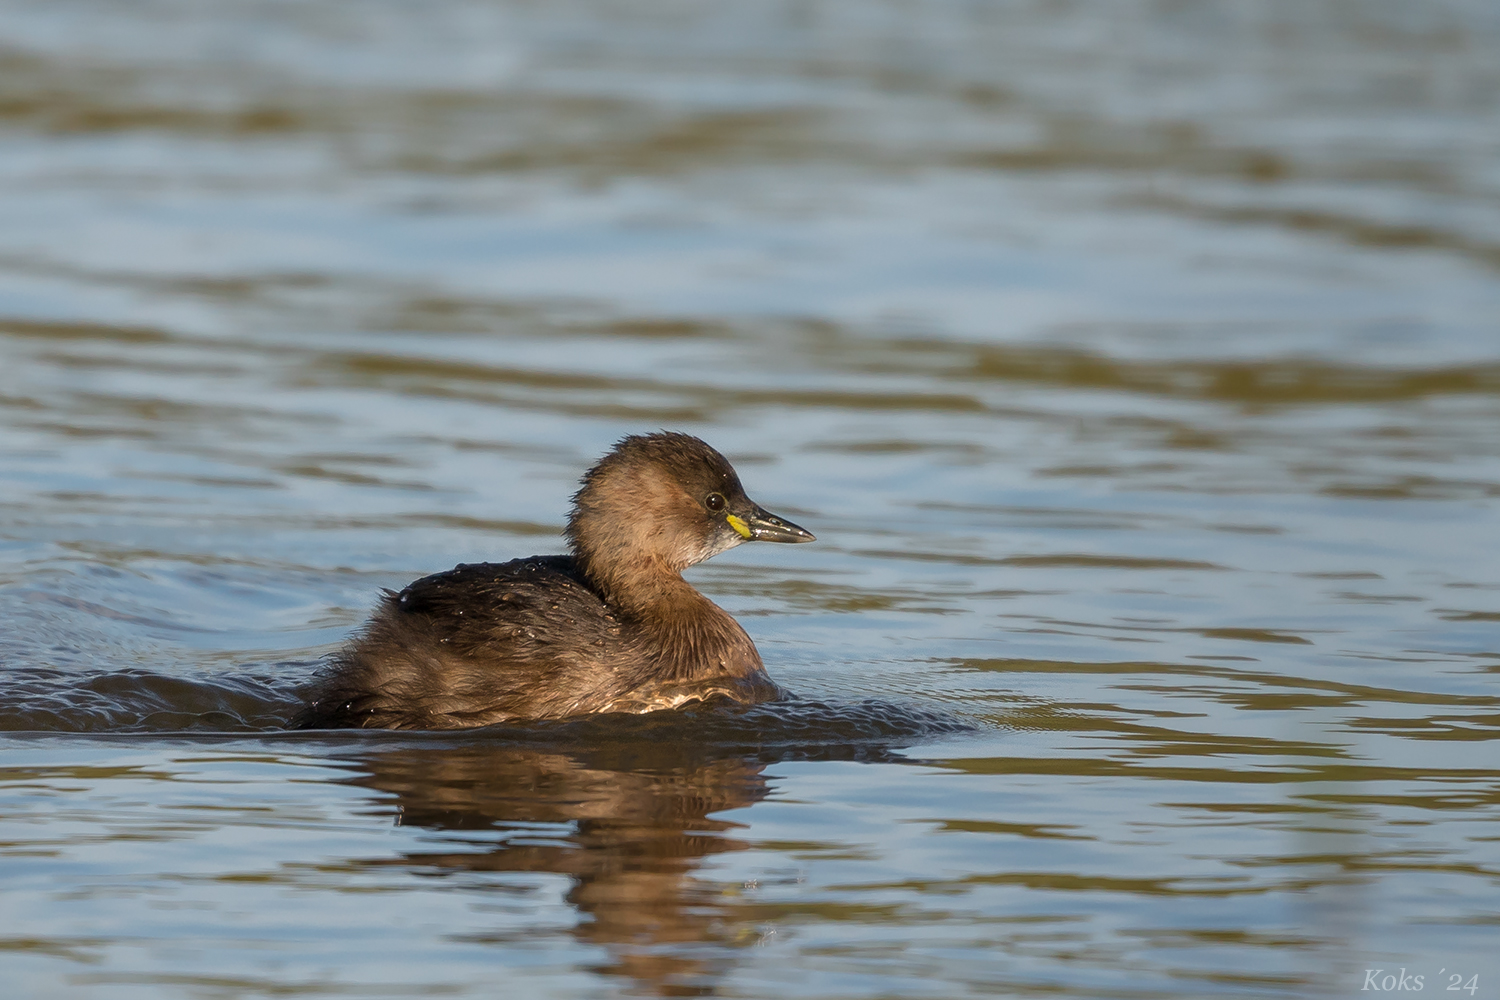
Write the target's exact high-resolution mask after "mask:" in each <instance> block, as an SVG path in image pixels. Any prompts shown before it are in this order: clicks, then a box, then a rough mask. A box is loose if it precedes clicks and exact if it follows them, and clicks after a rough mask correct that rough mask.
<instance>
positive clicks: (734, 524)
mask: <svg viewBox="0 0 1500 1000" xmlns="http://www.w3.org/2000/svg"><path fill="white" fill-rule="evenodd" d="M724 520H726V521H728V522H729V526H730V527H731V528H733V529H734V530H735V531H738V532H739V533H740V537H741V538H754V537H755V532H753V531H751V530H750V525H748V524H746V523H745V519H744V518H742V517H736V516H734V515H733V514H729V515H727V516H726V517H725V518H724Z"/></svg>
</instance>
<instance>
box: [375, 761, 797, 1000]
mask: <svg viewBox="0 0 1500 1000" xmlns="http://www.w3.org/2000/svg"><path fill="white" fill-rule="evenodd" d="M691 756H692V755H691V754H684V753H683V752H682V749H681V748H680V747H677V746H671V745H666V746H660V747H656V748H652V747H648V746H637V747H631V748H629V749H624V748H621V749H616V750H613V751H611V750H609V749H603V750H599V749H593V750H589V751H587V752H583V753H571V754H570V753H551V752H544V751H536V750H526V749H515V748H509V747H503V746H481V747H444V748H442V749H433V750H428V749H407V750H399V751H393V752H389V753H381V754H377V755H371V756H367V757H363V758H361V765H362V767H363V768H365V769H366V773H365V774H364V775H361V776H360V777H358V778H356V779H354V780H355V782H356V783H357V784H359V785H361V786H363V787H366V788H369V789H372V790H375V791H378V792H380V793H382V794H383V795H386V796H390V798H391V801H392V802H393V803H394V805H395V807H396V808H397V810H398V811H399V820H398V821H399V822H400V823H401V824H402V825H405V826H420V827H425V828H429V829H432V830H440V831H448V832H456V831H476V830H482V831H498V832H500V833H501V834H502V835H503V837H504V840H503V842H501V843H500V844H498V845H497V846H494V847H491V848H489V849H485V845H486V844H487V843H490V842H491V841H489V840H476V841H474V842H472V843H471V844H470V846H469V849H467V850H463V851H457V850H449V851H431V852H426V851H418V852H411V851H408V852H406V853H403V854H402V855H401V856H400V857H399V858H393V859H390V860H388V861H383V862H379V863H380V864H388V865H397V866H400V867H403V868H408V869H410V870H411V871H413V872H416V873H419V874H424V875H432V874H439V875H457V874H466V873H468V874H472V873H487V874H492V873H496V872H529V873H543V874H555V875H563V876H566V877H567V878H568V879H570V880H571V887H570V888H569V889H568V891H567V893H566V900H567V902H568V904H569V905H570V906H572V907H573V908H574V909H575V910H576V911H577V914H578V917H579V920H578V923H577V925H576V926H575V927H574V929H573V934H574V936H575V937H576V938H577V940H578V943H579V944H581V945H587V946H594V947H599V948H602V949H603V950H604V952H605V954H606V955H607V956H608V958H607V959H606V960H605V961H603V962H601V963H599V964H597V965H595V966H594V968H595V970H596V971H598V972H601V973H604V974H606V975H609V976H613V977H618V978H621V979H624V980H627V981H628V982H629V984H630V985H631V988H633V989H638V990H641V991H642V992H644V993H646V994H648V995H652V996H701V995H706V994H710V993H713V992H714V984H715V982H716V981H717V980H718V979H719V978H720V977H721V976H722V975H723V973H724V971H725V970H726V968H727V967H728V966H729V965H730V964H731V963H732V962H733V958H732V954H733V951H732V950H731V949H737V948H739V947H741V946H743V945H745V944H746V943H749V942H753V940H754V932H753V930H752V928H750V927H749V926H747V922H746V920H745V918H744V916H743V915H742V914H740V913H739V912H738V908H737V906H736V904H735V902H734V900H733V898H732V897H731V896H730V895H728V894H726V890H725V887H723V886H720V885H718V884H715V883H714V882H712V881H709V880H705V879H702V878H700V877H699V876H698V875H697V874H696V873H697V871H698V869H699V868H700V866H701V865H702V863H703V861H704V860H705V859H707V858H710V857H712V856H714V855H717V854H722V853H725V852H729V851H744V850H747V849H749V847H750V845H749V844H748V843H746V842H745V841H744V840H742V839H738V837H737V836H736V835H737V833H738V832H739V831H743V830H744V829H745V825H744V824H743V823H739V822H734V821H730V820H724V819H718V818H715V815H714V814H717V813H721V812H724V811H726V810H735V809H743V808H745V807H747V806H750V805H751V804H753V803H755V802H757V801H759V800H761V799H762V798H764V797H765V796H766V795H767V793H768V788H767V784H766V780H765V777H764V775H763V773H762V772H763V771H764V765H762V764H760V763H757V762H754V761H747V760H742V759H736V758H728V759H720V760H712V759H709V760H698V761H692V760H691V759H685V758H691ZM449 839H452V838H449ZM466 940H469V941H473V942H475V943H485V937H484V935H483V934H482V933H479V934H469V935H467V936H466ZM493 943H494V944H497V945H501V946H507V947H508V946H512V945H513V944H514V943H515V942H514V941H513V940H512V939H511V938H510V937H509V936H502V937H501V938H499V939H497V940H495V941H494V942H493ZM697 955H702V956H703V957H701V958H700V957H694V956H697Z"/></svg>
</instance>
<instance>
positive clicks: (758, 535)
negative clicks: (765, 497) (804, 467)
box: [725, 507, 815, 542]
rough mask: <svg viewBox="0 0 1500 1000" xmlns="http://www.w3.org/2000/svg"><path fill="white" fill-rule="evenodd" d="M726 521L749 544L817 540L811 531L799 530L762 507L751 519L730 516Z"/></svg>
mask: <svg viewBox="0 0 1500 1000" xmlns="http://www.w3.org/2000/svg"><path fill="white" fill-rule="evenodd" d="M725 520H726V521H728V522H729V526H730V527H731V528H733V529H734V530H735V531H737V532H739V535H740V537H741V538H743V539H745V540H746V541H747V542H811V541H814V540H815V539H814V538H813V533H812V532H811V531H808V530H806V529H805V528H799V527H797V525H795V524H793V523H792V522H791V521H788V520H786V519H785V518H781V517H777V516H776V515H775V514H772V513H771V512H770V511H768V510H765V509H763V508H760V507H755V508H753V510H752V513H751V514H750V516H749V517H740V516H739V515H737V514H730V515H729V516H728V517H726V518H725Z"/></svg>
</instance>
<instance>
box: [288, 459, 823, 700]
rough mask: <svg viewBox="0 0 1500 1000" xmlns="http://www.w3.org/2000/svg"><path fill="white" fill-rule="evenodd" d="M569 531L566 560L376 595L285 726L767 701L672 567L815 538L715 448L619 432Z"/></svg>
mask: <svg viewBox="0 0 1500 1000" xmlns="http://www.w3.org/2000/svg"><path fill="white" fill-rule="evenodd" d="M567 537H568V542H569V545H570V547H571V548H572V554H571V555H566V556H532V557H531V558H529V559H516V560H513V561H512V562H508V563H465V564H461V565H459V566H457V567H455V568H453V569H451V570H449V571H447V572H446V573H438V574H435V575H433V576H429V577H424V578H423V579H421V580H418V581H416V582H415V583H413V584H411V585H410V586H409V587H407V588H406V589H405V590H403V591H402V592H401V593H399V594H396V593H392V592H391V591H386V592H385V596H384V597H383V598H382V600H381V602H380V605H379V607H377V608H376V611H375V614H374V615H373V616H372V617H371V619H370V621H369V622H368V623H367V624H366V625H365V627H364V629H363V630H362V631H361V632H360V633H359V634H358V635H356V636H355V637H354V638H353V639H352V640H351V641H350V642H349V643H348V644H347V645H346V646H345V647H344V648H343V649H341V650H340V651H339V652H337V653H336V654H334V655H333V657H332V658H331V662H330V666H329V669H328V671H327V673H326V675H325V676H324V677H323V679H322V680H321V682H320V684H319V687H318V690H317V693H316V695H315V697H314V698H313V700H312V701H311V702H310V703H309V704H308V706H307V707H306V708H305V709H303V711H302V712H301V714H300V715H299V716H298V717H297V719H296V720H295V721H294V723H293V724H294V725H295V726H297V727H299V728H304V729H309V728H332V727H364V728H369V729H461V728H466V727H470V726H484V725H489V724H490V723H494V722H504V721H507V720H512V719H557V718H566V717H568V716H576V715H590V714H593V713H597V712H649V711H654V710H656V709H661V708H673V707H676V706H678V705H681V704H685V703H687V702H691V701H701V700H705V699H708V698H712V697H716V696H722V697H727V698H731V699H734V700H736V701H740V702H757V701H765V700H767V699H770V698H774V697H776V695H777V694H778V689H777V687H776V685H775V684H774V683H772V682H771V679H770V678H769V677H767V676H766V672H765V668H764V667H763V666H762V664H761V660H760V654H759V653H757V652H756V651H755V644H754V643H753V642H751V641H750V637H749V636H748V635H746V634H745V630H744V629H742V628H740V626H739V623H738V622H736V621H735V620H734V619H733V618H731V617H730V616H729V615H728V614H726V613H725V612H724V611H723V609H721V608H719V607H718V606H717V605H715V604H714V603H713V602H712V601H710V600H709V599H708V598H706V597H704V596H703V595H702V594H700V593H698V591H696V590H694V589H693V588H692V587H691V586H689V585H688V583H687V582H686V581H685V580H683V579H682V571H683V570H684V569H686V568H687V567H689V566H692V565H693V564H695V563H699V562H702V561H703V560H704V559H707V558H709V557H710V556H713V555H717V554H718V553H720V552H723V551H724V550H725V549H728V548H732V547H733V546H735V545H738V544H740V543H741V542H743V541H756V540H758V541H773V542H810V541H812V540H813V536H812V535H811V534H809V533H808V532H806V531H804V530H803V529H801V528H799V527H797V526H796V525H795V524H792V523H790V522H788V521H784V520H782V519H781V518H779V517H777V516H775V515H774V514H770V513H767V512H766V511H764V510H762V509H761V508H760V507H759V506H757V505H756V504H755V503H753V502H752V501H751V500H750V498H749V497H747V496H746V495H745V491H744V489H743V488H742V487H741V486H740V480H739V476H737V475H736V474H735V471H734V469H733V468H732V467H731V466H730V464H729V463H728V462H727V461H725V459H724V456H722V455H720V454H719V453H718V452H717V451H715V450H714V449H712V448H710V447H709V446H708V445H707V444H704V443H703V442H702V441H700V440H698V439H697V438H695V437H691V436H689V435H687V434H675V433H661V434H647V435H640V436H635V437H627V438H625V439H624V440H622V441H621V442H620V443H619V444H618V445H616V446H615V448H614V450H613V451H611V452H610V453H609V454H608V455H606V456H604V458H603V459H601V460H600V462H599V464H598V465H596V466H594V467H593V468H592V469H590V470H589V471H588V473H587V474H586V475H585V476H584V477H583V488H582V489H580V490H579V491H578V493H577V494H576V495H575V496H574V497H573V511H572V514H571V515H570V516H569V518H568V530H567Z"/></svg>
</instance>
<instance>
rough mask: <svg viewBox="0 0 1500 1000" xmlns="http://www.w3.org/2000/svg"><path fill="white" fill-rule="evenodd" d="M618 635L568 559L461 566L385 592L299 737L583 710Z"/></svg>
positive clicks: (598, 689)
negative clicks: (583, 696)
mask: <svg viewBox="0 0 1500 1000" xmlns="http://www.w3.org/2000/svg"><path fill="white" fill-rule="evenodd" d="M620 635H621V629H620V624H619V622H617V621H616V620H615V618H614V616H613V615H611V614H610V612H609V609H608V608H607V607H606V605H605V604H604V601H603V599H601V598H600V597H599V595H598V594H597V593H595V592H594V590H592V589H591V588H590V587H589V586H588V585H587V584H586V583H585V582H584V580H583V577H582V575H581V574H580V573H579V572H578V570H577V568H576V567H575V566H574V563H573V560H572V558H570V557H568V556H533V557H531V558H529V559H517V560H514V561H512V562H508V563H465V564H461V565H459V566H456V567H454V568H453V569H451V570H448V571H447V572H445V573H436V574H434V575H432V576H428V577H423V578H422V579H420V580H418V581H416V582H415V583H413V584H411V585H410V586H408V587H407V588H406V589H405V590H403V591H401V592H400V593H399V594H396V593H391V592H389V591H387V592H386V595H385V597H384V598H383V599H382V601H381V604H380V607H379V608H378V609H377V610H376V612H375V614H374V615H373V616H372V617H371V619H370V621H369V623H368V624H367V625H366V626H365V629H364V630H363V632H362V633H361V634H360V635H359V636H357V637H356V638H355V639H354V641H353V642H351V643H350V644H349V645H348V646H346V647H344V649H342V650H340V651H339V652H338V653H336V654H334V656H333V657H332V660H331V663H330V667H331V669H330V671H329V673H328V675H327V676H326V677H325V679H324V682H323V684H322V686H321V690H320V692H319V694H318V697H317V698H316V699H315V701H314V703H313V704H312V705H311V706H310V707H309V709H308V710H307V711H306V712H304V713H303V715H302V716H301V717H300V718H299V720H298V722H297V724H298V725H301V726H303V727H318V728H322V727H330V726H364V727H372V728H388V729H445V728H453V727H468V726H476V725H485V724H487V723H490V722H499V721H503V720H505V719H510V718H547V717H556V716H561V715H567V714H574V713H575V712H576V711H578V710H580V709H582V710H583V711H587V710H588V709H587V708H586V707H584V706H582V705H581V703H578V697H579V694H580V693H581V692H589V693H593V694H596V695H600V694H602V693H603V692H606V691H611V690H612V689H613V688H615V687H617V686H618V682H612V681H611V680H610V679H609V678H608V677H607V676H601V675H607V673H608V671H607V668H606V667H604V666H603V663H604V657H605V655H606V654H607V652H608V651H610V650H618V648H619V642H620Z"/></svg>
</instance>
